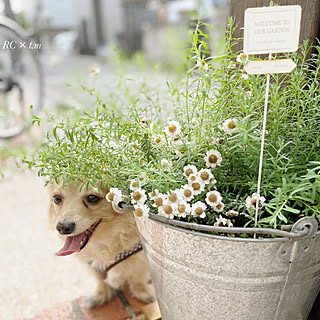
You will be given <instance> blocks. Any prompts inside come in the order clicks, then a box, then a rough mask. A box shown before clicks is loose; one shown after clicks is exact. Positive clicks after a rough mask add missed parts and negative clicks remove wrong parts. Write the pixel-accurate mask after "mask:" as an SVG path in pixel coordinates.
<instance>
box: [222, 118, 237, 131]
mask: <svg viewBox="0 0 320 320" xmlns="http://www.w3.org/2000/svg"><path fill="white" fill-rule="evenodd" d="M234 122H235V121H234V119H227V120H225V121H224V122H223V124H222V130H223V131H224V132H225V133H226V134H229V135H231V134H232V131H233V130H234V129H235V128H236V126H235V124H234Z"/></svg>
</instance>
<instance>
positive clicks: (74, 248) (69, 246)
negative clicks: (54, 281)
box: [56, 234, 83, 256]
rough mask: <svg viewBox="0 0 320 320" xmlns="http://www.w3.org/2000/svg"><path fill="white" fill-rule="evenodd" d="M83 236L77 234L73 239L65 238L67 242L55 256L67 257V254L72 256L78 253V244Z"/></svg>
mask: <svg viewBox="0 0 320 320" xmlns="http://www.w3.org/2000/svg"><path fill="white" fill-rule="evenodd" d="M82 237H83V234H79V235H77V236H74V237H67V240H66V242H65V244H64V246H63V248H61V249H60V250H59V251H58V252H57V253H56V255H57V256H67V255H69V254H72V253H74V252H80V247H81V245H80V243H81V240H82Z"/></svg>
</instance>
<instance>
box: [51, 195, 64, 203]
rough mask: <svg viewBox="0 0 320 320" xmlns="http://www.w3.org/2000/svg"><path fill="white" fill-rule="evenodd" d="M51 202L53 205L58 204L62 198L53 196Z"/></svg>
mask: <svg viewBox="0 0 320 320" xmlns="http://www.w3.org/2000/svg"><path fill="white" fill-rule="evenodd" d="M53 201H54V203H55V204H59V203H61V201H62V198H61V197H60V196H54V197H53Z"/></svg>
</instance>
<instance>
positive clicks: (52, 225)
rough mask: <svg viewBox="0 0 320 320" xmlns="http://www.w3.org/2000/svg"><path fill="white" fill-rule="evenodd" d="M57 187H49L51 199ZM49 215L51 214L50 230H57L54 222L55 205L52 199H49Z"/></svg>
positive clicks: (52, 185) (49, 185)
mask: <svg viewBox="0 0 320 320" xmlns="http://www.w3.org/2000/svg"><path fill="white" fill-rule="evenodd" d="M55 186H56V185H55V184H52V183H51V184H48V185H47V189H48V192H49V196H50V198H51V197H52V193H53V190H54V188H55ZM48 213H49V221H48V224H49V228H50V229H54V228H55V225H54V221H53V216H54V212H53V203H52V200H51V199H49V208H48Z"/></svg>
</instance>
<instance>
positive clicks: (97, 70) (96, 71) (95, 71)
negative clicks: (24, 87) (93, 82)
mask: <svg viewBox="0 0 320 320" xmlns="http://www.w3.org/2000/svg"><path fill="white" fill-rule="evenodd" d="M99 73H100V69H99V68H98V67H92V68H91V69H90V75H98V74H99Z"/></svg>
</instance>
